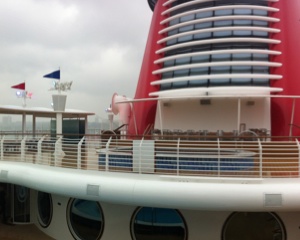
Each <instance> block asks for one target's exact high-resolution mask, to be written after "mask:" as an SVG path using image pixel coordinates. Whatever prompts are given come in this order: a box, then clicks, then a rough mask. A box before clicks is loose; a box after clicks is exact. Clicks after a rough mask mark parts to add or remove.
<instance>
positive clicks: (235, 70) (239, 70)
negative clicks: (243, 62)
mask: <svg viewBox="0 0 300 240" xmlns="http://www.w3.org/2000/svg"><path fill="white" fill-rule="evenodd" d="M232 73H251V66H232Z"/></svg>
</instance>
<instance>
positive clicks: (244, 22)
mask: <svg viewBox="0 0 300 240" xmlns="http://www.w3.org/2000/svg"><path fill="white" fill-rule="evenodd" d="M251 24H252V21H251V20H242V19H239V20H234V21H233V25H234V26H251Z"/></svg>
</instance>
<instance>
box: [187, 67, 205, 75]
mask: <svg viewBox="0 0 300 240" xmlns="http://www.w3.org/2000/svg"><path fill="white" fill-rule="evenodd" d="M208 70H209V68H208V67H204V68H192V69H191V71H190V72H191V75H208Z"/></svg>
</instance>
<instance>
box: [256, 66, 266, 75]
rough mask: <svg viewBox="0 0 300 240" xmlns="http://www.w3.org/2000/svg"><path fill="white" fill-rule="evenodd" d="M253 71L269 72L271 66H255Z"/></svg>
mask: <svg viewBox="0 0 300 240" xmlns="http://www.w3.org/2000/svg"><path fill="white" fill-rule="evenodd" d="M253 73H263V74H268V73H269V67H268V66H253Z"/></svg>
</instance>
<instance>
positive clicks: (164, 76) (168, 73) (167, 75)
mask: <svg viewBox="0 0 300 240" xmlns="http://www.w3.org/2000/svg"><path fill="white" fill-rule="evenodd" d="M172 77H173V72H165V73H163V74H162V79H167V78H172Z"/></svg>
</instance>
